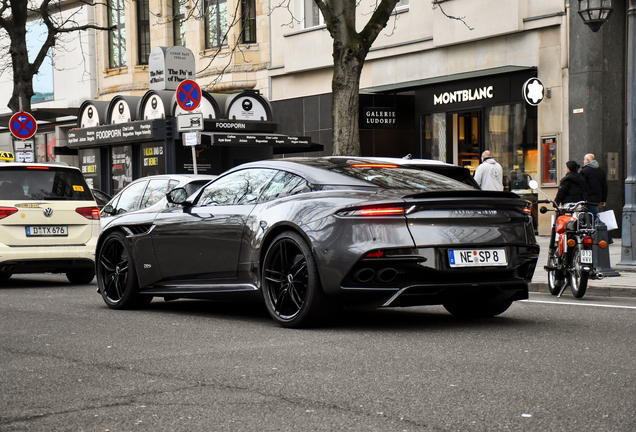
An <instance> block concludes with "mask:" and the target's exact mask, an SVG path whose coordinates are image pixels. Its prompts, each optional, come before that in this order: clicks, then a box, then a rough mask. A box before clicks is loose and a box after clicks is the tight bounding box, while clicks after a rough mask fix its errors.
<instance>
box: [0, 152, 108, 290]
mask: <svg viewBox="0 0 636 432" xmlns="http://www.w3.org/2000/svg"><path fill="white" fill-rule="evenodd" d="M99 229H100V224H99V208H98V207H97V204H96V203H95V198H94V197H93V194H92V193H91V191H90V189H89V187H88V185H87V184H86V181H85V180H84V177H83V176H82V173H81V172H80V170H79V169H77V168H74V167H70V166H62V165H56V164H35V163H32V164H29V163H2V162H0V280H3V279H8V278H10V277H11V275H12V274H14V273H43V272H50V273H66V277H67V278H68V280H69V281H70V282H71V283H76V284H84V283H89V282H91V281H92V280H93V277H94V276H95V246H96V243H97V237H98V236H99Z"/></svg>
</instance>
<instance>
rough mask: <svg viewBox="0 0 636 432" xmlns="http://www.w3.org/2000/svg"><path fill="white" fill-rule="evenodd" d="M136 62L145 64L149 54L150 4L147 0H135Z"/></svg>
mask: <svg viewBox="0 0 636 432" xmlns="http://www.w3.org/2000/svg"><path fill="white" fill-rule="evenodd" d="M137 41H138V44H139V46H138V52H139V59H138V64H140V65H147V64H148V57H149V56H150V6H149V4H148V0H137Z"/></svg>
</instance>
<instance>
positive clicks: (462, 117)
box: [449, 110, 483, 175]
mask: <svg viewBox="0 0 636 432" xmlns="http://www.w3.org/2000/svg"><path fill="white" fill-rule="evenodd" d="M452 116H453V148H454V149H455V151H454V154H456V155H457V159H456V160H453V161H452V162H453V163H454V164H456V165H460V166H463V167H466V168H468V169H469V170H470V173H471V175H475V170H476V169H477V167H478V166H479V163H480V162H481V152H482V151H483V150H482V142H483V132H482V130H481V129H482V128H481V126H480V125H481V117H482V115H481V112H480V111H479V110H474V111H465V112H459V113H455V114H453V115H452ZM449 162H450V161H449Z"/></svg>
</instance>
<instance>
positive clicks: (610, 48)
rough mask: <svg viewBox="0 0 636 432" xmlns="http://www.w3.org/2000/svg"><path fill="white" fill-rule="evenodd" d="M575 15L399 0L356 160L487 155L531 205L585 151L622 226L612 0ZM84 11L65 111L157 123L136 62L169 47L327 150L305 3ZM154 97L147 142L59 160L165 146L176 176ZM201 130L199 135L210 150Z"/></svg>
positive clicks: (546, 3)
mask: <svg viewBox="0 0 636 432" xmlns="http://www.w3.org/2000/svg"><path fill="white" fill-rule="evenodd" d="M374 4H375V1H374V0H362V1H361V2H359V5H358V20H359V23H364V22H366V20H367V19H368V16H369V13H370V11H372V10H373V6H374ZM577 8H578V2H570V1H569V0H501V1H498V2H490V1H485V0H479V1H475V0H435V1H433V2H432V3H431V2H427V1H424V2H422V1H415V0H400V1H399V2H398V4H397V6H396V9H395V13H394V14H393V16H392V17H391V19H390V20H389V23H388V25H387V26H386V28H385V29H384V30H383V31H382V32H381V34H380V36H379V37H378V39H377V40H376V41H375V43H374V45H373V47H372V48H371V50H370V52H369V54H368V56H367V59H366V62H365V65H364V68H363V71H362V76H361V88H360V113H359V116H360V137H361V152H362V155H363V156H393V157H403V156H406V155H408V154H410V155H411V156H412V157H415V158H433V159H439V160H442V161H445V162H449V163H454V164H457V165H461V166H465V167H467V168H468V169H469V170H471V171H474V169H475V168H476V167H477V166H478V165H479V156H480V154H481V153H482V152H483V151H484V150H490V151H491V152H492V153H493V155H494V157H495V159H496V160H497V161H498V162H499V163H501V165H502V167H503V169H504V174H505V179H504V182H505V184H504V186H505V188H506V190H511V191H514V192H516V193H519V194H520V195H522V196H526V197H528V198H530V199H536V198H537V195H536V194H534V193H533V192H532V191H531V190H529V189H528V181H529V180H530V179H535V180H537V181H539V184H540V185H541V188H542V190H543V192H545V193H546V194H547V195H549V196H551V197H554V196H555V195H556V191H557V188H558V184H559V180H560V179H561V178H562V177H563V176H564V175H565V163H566V162H567V161H568V160H571V159H573V160H576V161H577V162H579V163H580V164H582V163H583V156H584V155H585V154H586V153H590V152H591V153H594V154H595V155H596V159H597V160H598V161H599V163H600V165H601V167H602V168H603V169H604V170H605V171H606V172H607V173H608V181H609V184H610V196H609V197H608V204H609V207H610V208H611V209H613V210H614V211H615V212H616V214H617V219H620V212H621V209H622V206H623V203H624V190H625V187H624V180H625V177H626V172H625V171H626V166H625V163H624V157H625V153H626V148H625V140H626V138H625V137H626V126H625V113H626V102H625V76H626V64H625V49H626V43H627V41H626V38H627V36H626V34H627V31H626V16H627V5H626V0H614V14H613V16H612V17H611V19H610V20H609V22H608V23H606V24H605V25H604V26H603V27H602V28H601V29H600V31H599V32H597V33H593V32H592V31H590V30H589V29H588V28H587V27H586V26H585V25H584V24H583V22H582V20H581V19H580V17H579V16H578V13H577V12H578V9H577ZM94 13H95V16H94V19H95V21H96V22H98V23H99V24H101V25H108V26H112V27H113V30H111V31H109V32H97V33H95V34H94V40H95V45H94V48H92V50H93V51H90V50H89V51H87V52H93V53H94V56H93V57H91V59H93V61H94V67H92V69H91V68H89V69H90V70H91V71H92V72H91V74H90V77H91V80H90V81H89V82H90V83H91V86H89V87H88V89H89V90H88V91H84V90H81V89H80V88H79V87H78V90H80V91H79V92H78V91H77V90H75V89H72V88H69V89H68V90H66V87H73V86H74V84H75V82H74V81H73V80H74V79H76V78H74V77H73V76H70V77H69V78H66V77H65V76H62V77H61V78H60V79H56V87H55V88H56V92H55V94H56V102H57V97H58V95H59V94H67V93H68V94H73V95H74V101H73V102H72V103H69V105H68V106H69V107H70V106H74V108H75V109H77V111H78V114H76V115H77V116H78V117H81V115H83V114H84V113H87V112H88V111H84V110H80V108H81V104H82V103H83V102H86V101H91V102H94V103H95V104H99V103H102V104H103V106H105V105H106V104H111V103H112V102H113V100H115V99H117V101H119V100H120V99H121V100H124V99H125V100H126V102H127V103H129V105H130V110H131V111H132V112H135V113H137V114H136V115H137V116H138V118H135V119H133V118H128V119H124V120H128V121H129V122H132V121H141V122H143V121H151V120H152V122H153V123H152V124H153V125H154V124H159V123H161V121H160V120H161V119H150V120H149V119H147V118H144V117H143V116H144V114H139V113H140V112H141V111H140V110H139V106H138V104H144V103H147V102H148V100H149V97H150V95H151V94H150V93H149V92H151V91H153V86H152V85H153V84H152V83H151V81H152V79H153V77H152V76H151V75H152V74H151V72H152V67H151V65H150V64H149V63H150V62H149V59H150V56H151V53H152V52H153V50H156V49H157V48H159V47H166V48H167V47H175V46H176V47H179V46H183V47H184V48H187V49H188V50H189V51H190V52H191V53H192V56H193V60H194V66H193V68H192V71H190V75H187V74H186V75H184V74H181V76H180V77H179V78H178V79H179V80H183V79H186V78H192V79H195V80H196V82H197V83H198V84H199V85H200V87H201V89H202V90H203V91H204V92H206V94H207V95H208V96H210V98H211V99H215V100H219V101H222V100H224V98H225V97H227V95H228V94H229V95H236V94H238V93H240V92H244V91H255V92H257V94H258V96H259V97H260V98H264V99H267V100H268V101H269V104H270V105H271V119H269V120H268V121H269V123H271V124H270V125H269V126H267V128H266V129H267V130H263V131H262V132H267V133H278V134H283V135H288V136H300V137H307V140H306V142H309V143H310V144H311V143H319V144H322V145H323V146H324V148H323V150H322V151H317V152H310V153H307V154H312V155H329V154H331V153H332V147H331V124H332V119H331V79H332V72H333V58H332V50H333V41H332V39H331V36H330V34H329V32H328V31H327V29H326V26H325V24H324V22H323V19H322V16H321V15H320V13H319V11H318V9H317V6H316V5H315V3H314V2H313V0H290V1H289V2H283V3H276V4H272V3H271V2H266V1H264V0H182V1H178V0H174V1H173V0H138V1H136V2H125V1H123V0H110V1H109V2H108V3H106V4H105V5H101V6H97V7H96V8H95V9H94ZM449 17H455V18H460V19H451V18H449ZM360 25H362V24H360ZM91 34H92V33H91ZM177 75H178V74H177ZM535 79H538V80H539V81H540V83H542V87H543V92H542V99H541V100H540V101H537V103H531V102H529V101H528V99H527V92H526V93H524V91H525V90H526V89H527V85H528V83H530V82H534V81H533V80H535ZM5 84H6V83H5ZM58 85H59V86H62V87H61V88H63V89H64V90H63V91H61V92H60V91H58ZM64 86H66V87H64ZM159 91H163V90H159ZM172 91H174V89H172ZM76 93H77V94H79V95H81V96H79V97H76V96H75V94H76ZM3 94H4V93H3ZM524 95H525V96H524ZM164 96H165V95H164ZM164 96H162V97H163V98H164V100H165V104H166V106H167V109H166V113H165V119H164V120H163V122H164V123H165V125H164V126H160V127H159V129H161V131H159V132H156V133H155V134H154V135H153V136H152V139H150V140H146V141H143V140H141V141H136V142H133V143H130V142H129V143H128V144H126V143H125V141H126V140H124V139H122V140H121V142H117V141H112V140H111V141H104V142H93V144H92V145H85V144H82V145H78V143H77V142H74V143H72V144H71V145H70V147H69V148H70V149H71V151H69V152H68V153H71V154H73V153H77V155H76V156H68V157H74V158H76V159H73V160H74V161H75V164H76V165H78V166H79V165H80V164H81V163H83V162H82V161H81V160H80V159H81V158H80V154H81V152H88V153H91V152H92V154H98V155H100V156H99V159H101V161H100V162H99V164H98V165H99V166H101V170H102V172H103V173H105V172H109V171H112V170H113V169H114V168H113V167H115V166H119V164H113V160H114V158H115V156H114V155H117V157H119V156H122V155H128V156H129V159H130V160H132V161H134V162H131V163H132V164H133V165H134V166H135V167H136V168H135V169H131V171H130V172H131V174H130V177H131V178H133V177H134V178H136V177H137V176H141V175H147V174H148V173H149V172H150V171H149V170H147V169H143V166H144V165H143V161H144V152H149V151H150V150H148V149H149V148H159V147H160V146H159V145H157V143H161V142H163V143H164V144H163V145H164V149H163V151H165V153H164V155H165V159H167V161H166V162H165V166H164V168H163V169H164V170H166V171H168V172H170V171H174V170H179V169H182V168H177V166H181V162H178V163H176V162H175V161H174V159H178V158H181V159H183V157H182V156H177V154H176V153H174V152H175V151H177V148H178V146H179V145H181V140H180V137H178V136H177V137H176V138H175V137H174V134H175V129H174V126H171V125H170V123H171V122H172V121H174V118H175V117H174V116H175V111H174V108H175V107H174V102H172V101H170V100H169V98H168V99H167V100H166V99H165V97H164ZM47 103H48V102H47ZM222 104H223V102H220V105H222ZM170 105H172V106H170ZM221 115H222V116H225V117H223V118H227V116H226V113H222V114H221ZM111 122H112V120H111ZM207 124H208V122H206V125H207ZM83 126H84V125H83V123H82V119H81V118H79V119H78V121H77V122H75V123H73V124H69V123H67V124H65V125H63V127H57V129H56V132H55V136H56V138H57V144H58V145H59V146H64V145H66V144H67V143H68V140H67V134H68V131H69V129H70V128H71V127H79V128H82V127H83ZM96 126H100V127H103V126H105V123H104V121H102V122H101V123H99V125H93V127H96ZM136 126H139V124H134V125H131V126H130V127H136ZM206 127H207V126H206ZM162 128H163V129H162ZM154 130H157V129H154ZM212 132H213V131H210V130H208V135H207V136H208V138H207V139H208V140H209V141H210V142H212V143H213V141H212V140H214V139H215V138H214V134H212ZM217 132H218V131H217ZM77 134H78V133H75V135H77ZM4 135H6V133H5V134H4ZM80 135H81V133H80ZM166 137H167V138H166ZM169 140H172V141H171V144H170V143H169V142H168V141H169ZM6 141H7V140H6V139H4V141H3V142H5V144H4V145H5V147H6V146H7V145H6ZM129 141H130V140H129ZM170 146H172V147H173V150H171V149H170ZM122 147H126V148H125V149H123V150H125V151H123V152H120V151H119V150H122ZM114 148H116V149H115V150H116V151H115V150H113V149H114ZM198 148H199V147H198ZM316 148H319V147H316V146H311V145H310V146H308V147H306V148H305V150H310V149H316ZM286 149H287V150H290V147H289V146H287V147H285V146H284V145H281V146H279V148H278V152H275V153H274V154H275V155H276V156H277V157H278V156H284V154H285V150H286ZM226 150H227V151H230V147H228V148H227V149H226ZM300 150H302V149H300ZM300 150H299V149H296V150H295V151H300ZM200 151H202V152H204V151H205V148H201V150H200ZM59 153H60V154H61V153H64V151H62V150H60V151H59ZM244 153H245V152H244V151H243V152H242V151H241V150H240V149H239V150H237V154H238V156H236V157H234V159H232V160H233V161H234V162H238V161H240V160H241V158H240V157H239V156H240V154H244ZM267 154H269V153H267V152H266V153H263V155H267ZM255 155H260V153H255ZM261 156H262V155H261ZM62 157H66V156H62ZM215 157H216V156H215ZM228 157H229V156H228ZM88 160H91V158H88ZM122 160H125V157H124V158H123V159H122ZM234 162H233V163H234ZM224 166H225V165H224ZM109 175H110V177H104V176H101V178H102V181H103V182H106V183H107V184H106V185H103V186H102V187H103V188H105V189H107V190H110V191H114V190H116V189H119V186H115V181H114V180H113V178H114V177H113V176H114V174H113V173H110V174H109ZM549 226H550V221H549V216H539V232H540V234H547V232H548V230H549ZM617 233H618V231H614V232H613V233H612V234H614V235H616V234H617Z"/></svg>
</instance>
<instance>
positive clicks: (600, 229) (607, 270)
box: [592, 222, 621, 277]
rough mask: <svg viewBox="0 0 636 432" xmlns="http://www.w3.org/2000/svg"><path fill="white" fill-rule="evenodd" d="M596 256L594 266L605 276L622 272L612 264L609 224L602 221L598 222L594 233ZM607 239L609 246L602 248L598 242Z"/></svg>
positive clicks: (617, 274)
mask: <svg viewBox="0 0 636 432" xmlns="http://www.w3.org/2000/svg"><path fill="white" fill-rule="evenodd" d="M593 237H594V246H593V250H594V258H593V261H592V266H593V267H594V271H595V272H596V273H603V277H612V276H620V275H621V274H620V273H619V272H617V271H616V270H614V269H612V267H611V266H610V253H609V243H610V241H609V233H608V232H607V225H605V224H604V223H602V222H598V223H597V224H596V233H595V234H594V236H593ZM601 240H605V242H607V247H606V248H605V249H601V248H600V247H598V242H599V241H601Z"/></svg>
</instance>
